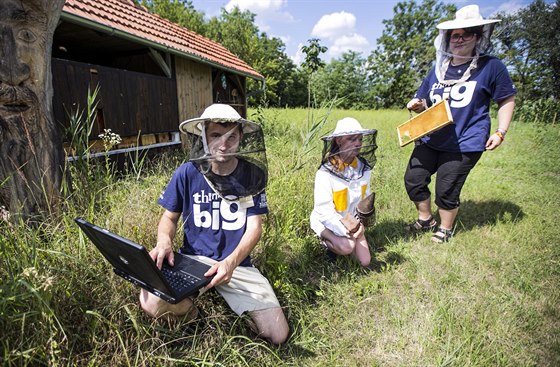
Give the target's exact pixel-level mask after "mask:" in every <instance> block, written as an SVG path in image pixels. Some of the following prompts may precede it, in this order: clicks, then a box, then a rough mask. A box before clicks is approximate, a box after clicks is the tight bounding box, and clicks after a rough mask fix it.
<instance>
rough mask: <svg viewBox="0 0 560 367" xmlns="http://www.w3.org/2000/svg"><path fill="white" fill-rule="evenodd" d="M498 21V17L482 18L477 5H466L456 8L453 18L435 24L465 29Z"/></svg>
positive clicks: (446, 27) (441, 27) (442, 26)
mask: <svg viewBox="0 0 560 367" xmlns="http://www.w3.org/2000/svg"><path fill="white" fill-rule="evenodd" d="M497 22H500V19H484V18H482V15H480V10H479V8H478V5H467V6H464V7H462V8H461V9H459V10H457V12H456V13H455V19H453V20H447V21H445V22H442V23H440V24H438V25H437V28H438V29H465V28H471V27H478V26H482V25H486V24H491V23H497Z"/></svg>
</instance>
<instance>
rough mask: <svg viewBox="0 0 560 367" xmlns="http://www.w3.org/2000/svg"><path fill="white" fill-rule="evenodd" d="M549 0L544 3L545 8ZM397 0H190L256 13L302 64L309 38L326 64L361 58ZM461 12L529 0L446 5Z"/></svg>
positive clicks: (199, 5)
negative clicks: (323, 49)
mask: <svg viewBox="0 0 560 367" xmlns="http://www.w3.org/2000/svg"><path fill="white" fill-rule="evenodd" d="M552 1H553V0H546V2H547V3H550V2H552ZM398 2H399V1H398V0H225V1H224V0H193V1H192V3H193V5H194V7H195V9H197V10H199V11H202V12H204V13H205V14H206V16H207V17H212V16H217V15H219V14H220V9H221V8H226V9H231V8H232V7H233V6H235V5H237V6H239V7H240V8H241V9H248V10H250V11H251V12H253V13H255V14H257V16H256V23H257V25H258V26H259V29H260V30H261V31H264V32H266V33H267V34H268V35H269V36H274V37H278V38H280V39H282V40H283V41H284V43H285V44H286V53H287V54H288V56H290V57H291V58H292V59H293V60H294V61H295V62H296V63H298V64H299V63H300V62H301V61H302V54H301V51H300V48H301V46H303V45H305V44H307V40H308V39H310V38H319V39H321V44H322V45H324V46H327V47H328V48H329V50H328V52H327V54H325V55H324V56H323V57H322V58H323V59H324V60H327V61H328V60H330V59H331V58H336V57H339V56H340V55H341V54H342V53H344V52H346V51H349V50H353V51H357V52H362V53H363V55H364V56H367V55H369V53H370V52H371V51H372V50H373V49H375V47H376V40H377V38H379V37H380V36H381V34H382V32H383V29H384V25H383V23H382V21H383V20H384V19H391V18H392V17H393V7H394V6H395V5H396V4H397V3H398ZM445 2H446V3H453V4H455V5H456V6H457V8H460V7H462V6H465V5H470V4H478V5H479V6H480V12H481V14H482V16H483V17H484V18H491V16H492V15H493V14H495V13H496V12H499V11H504V12H506V13H511V12H515V11H516V10H518V9H520V8H523V7H525V6H527V5H528V4H529V3H531V1H529V0H509V1H500V0H486V1H484V2H478V3H477V2H470V1H462V0H461V1H445Z"/></svg>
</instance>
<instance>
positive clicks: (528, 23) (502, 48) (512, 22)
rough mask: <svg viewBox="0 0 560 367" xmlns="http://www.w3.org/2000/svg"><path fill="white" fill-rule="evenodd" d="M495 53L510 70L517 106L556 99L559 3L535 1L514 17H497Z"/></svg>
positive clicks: (559, 91)
mask: <svg viewBox="0 0 560 367" xmlns="http://www.w3.org/2000/svg"><path fill="white" fill-rule="evenodd" d="M498 17H499V18H502V22H501V23H498V25H497V28H496V32H495V34H496V39H497V40H498V47H497V49H496V51H498V52H499V55H500V56H501V58H502V59H503V60H504V62H505V63H506V64H507V65H508V66H509V67H510V73H511V76H512V79H513V80H514V82H515V84H516V86H517V89H518V95H517V98H518V100H519V101H520V102H523V101H524V100H536V99H540V98H548V97H553V98H556V99H558V98H559V97H560V33H559V32H558V30H559V29H560V1H558V0H557V1H556V3H555V4H546V3H545V2H544V1H543V0H535V1H534V2H533V3H531V4H529V5H528V6H527V7H525V8H523V9H521V10H520V11H518V12H517V13H514V14H509V15H506V14H499V15H498Z"/></svg>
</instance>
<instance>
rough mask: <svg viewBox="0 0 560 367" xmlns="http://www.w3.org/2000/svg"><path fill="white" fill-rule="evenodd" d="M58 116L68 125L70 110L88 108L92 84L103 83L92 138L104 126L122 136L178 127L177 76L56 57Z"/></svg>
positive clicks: (60, 120) (54, 73) (55, 73)
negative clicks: (174, 77) (157, 74)
mask: <svg viewBox="0 0 560 367" xmlns="http://www.w3.org/2000/svg"><path fill="white" fill-rule="evenodd" d="M52 72H53V89H54V95H53V110H54V115H55V119H56V120H57V121H59V122H60V123H61V124H62V125H63V126H68V116H67V112H66V111H65V108H66V110H68V111H70V110H75V109H76V108H79V109H84V108H85V107H86V97H87V91H88V87H90V88H94V86H95V85H97V84H99V86H100V91H99V93H100V94H99V105H98V111H97V112H98V115H99V116H98V119H97V124H96V126H94V129H93V131H92V134H91V135H92V136H91V138H94V139H95V138H97V136H98V135H99V133H100V132H102V131H103V129H104V128H106V129H111V130H112V131H113V132H115V133H117V134H119V135H120V136H121V137H127V136H137V135H138V133H139V132H141V134H154V133H163V132H171V131H177V130H178V122H179V118H178V106H177V90H176V84H175V80H174V79H170V78H166V77H161V76H155V75H150V74H144V73H137V72H132V71H126V70H119V69H114V68H109V67H104V66H99V65H91V64H86V63H79V62H75V61H68V60H60V59H53V60H52Z"/></svg>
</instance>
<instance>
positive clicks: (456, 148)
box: [415, 56, 516, 152]
mask: <svg viewBox="0 0 560 367" xmlns="http://www.w3.org/2000/svg"><path fill="white" fill-rule="evenodd" d="M468 66H469V63H466V64H464V65H459V66H451V65H450V66H449V68H448V70H447V74H446V80H457V79H460V78H461V76H462V74H463V73H464V72H465V70H466V69H467V68H468ZM515 93H516V90H515V87H514V85H513V82H512V81H511V78H510V76H509V73H508V71H507V69H506V67H505V65H504V64H503V63H502V62H501V61H500V60H499V59H497V58H495V57H493V56H482V57H480V58H479V60H478V67H477V68H476V69H475V70H473V71H472V72H471V76H470V78H469V79H468V80H467V81H465V82H462V83H457V84H455V85H452V86H447V85H443V84H441V83H439V82H438V80H437V77H436V75H435V71H434V69H433V68H432V70H430V72H429V74H428V76H427V77H426V78H425V79H424V81H423V82H422V84H421V85H420V88H419V89H418V91H417V92H416V96H415V97H416V98H421V99H422V98H423V99H425V100H426V102H427V104H428V106H431V105H433V104H434V103H437V102H439V101H441V100H442V98H444V97H448V98H449V100H448V102H449V107H450V109H451V115H452V116H453V122H454V123H453V124H449V125H447V126H445V127H443V128H441V129H439V130H437V131H435V132H433V133H431V134H429V135H426V136H425V137H423V138H422V139H421V141H422V142H423V143H425V144H427V145H428V146H430V147H431V148H433V149H436V150H441V151H446V152H482V151H484V150H485V146H486V141H487V140H488V137H489V136H490V114H489V111H490V102H491V100H494V101H495V102H500V101H502V100H504V99H505V98H507V97H510V96H512V95H515Z"/></svg>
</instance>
